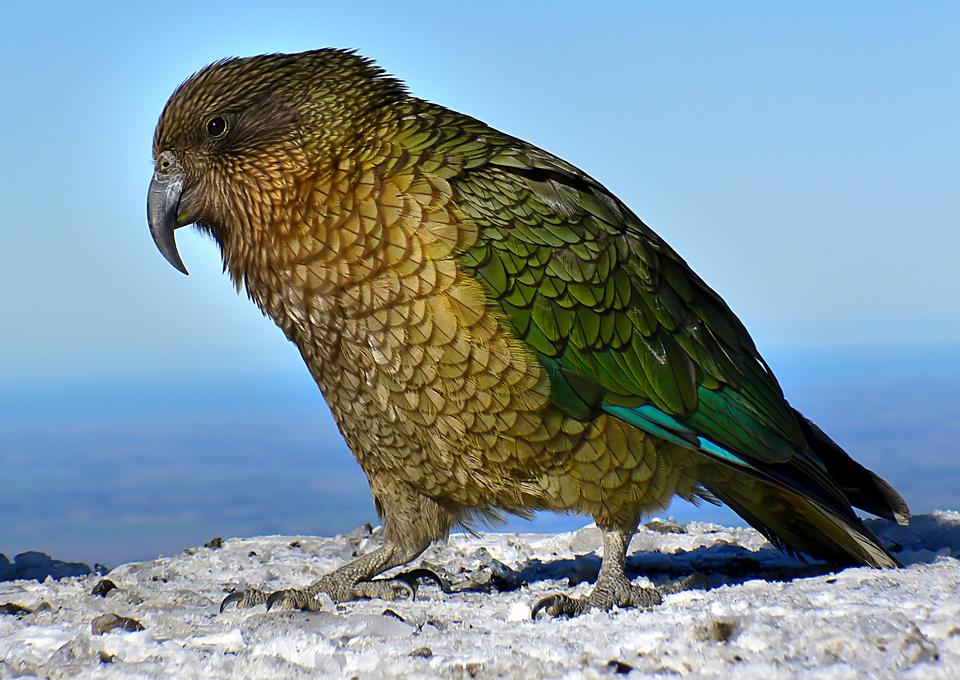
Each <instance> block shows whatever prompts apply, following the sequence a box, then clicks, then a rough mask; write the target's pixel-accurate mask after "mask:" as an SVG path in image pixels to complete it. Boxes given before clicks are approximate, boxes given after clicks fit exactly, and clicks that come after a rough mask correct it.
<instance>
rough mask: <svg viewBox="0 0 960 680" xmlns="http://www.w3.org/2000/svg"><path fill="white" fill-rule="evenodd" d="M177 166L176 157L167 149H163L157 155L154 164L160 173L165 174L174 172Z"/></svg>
mask: <svg viewBox="0 0 960 680" xmlns="http://www.w3.org/2000/svg"><path fill="white" fill-rule="evenodd" d="M178 168H179V166H178V164H177V159H176V157H174V155H173V154H172V153H171V152H169V151H164V152H163V153H162V154H160V155H159V156H157V161H156V164H155V165H154V169H155V170H156V171H157V172H159V173H160V174H163V175H166V174H170V173H172V172H176V171H177V170H178Z"/></svg>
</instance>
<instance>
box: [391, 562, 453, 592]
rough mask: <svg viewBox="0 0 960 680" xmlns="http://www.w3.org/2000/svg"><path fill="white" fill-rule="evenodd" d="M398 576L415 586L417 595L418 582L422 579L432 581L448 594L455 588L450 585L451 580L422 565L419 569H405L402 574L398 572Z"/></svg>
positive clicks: (414, 589)
mask: <svg viewBox="0 0 960 680" xmlns="http://www.w3.org/2000/svg"><path fill="white" fill-rule="evenodd" d="M396 578H398V579H400V580H401V581H405V582H407V583H408V584H410V586H411V587H412V588H413V591H414V596H416V591H417V588H416V584H417V581H419V580H420V579H426V580H428V581H432V582H433V583H434V584H435V585H436V586H437V587H438V588H439V589H440V590H441V591H442V592H444V593H446V594H447V595H449V594H451V593H453V588H451V587H450V583H449V581H447V580H446V579H445V578H443V577H442V576H440V575H439V574H438V573H437V572H435V571H433V570H432V569H426V568H424V567H420V568H418V569H411V570H410V571H405V572H403V573H402V574H398V575H397V576H396Z"/></svg>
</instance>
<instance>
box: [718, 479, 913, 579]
mask: <svg viewBox="0 0 960 680" xmlns="http://www.w3.org/2000/svg"><path fill="white" fill-rule="evenodd" d="M711 467H713V468H714V470H713V474H707V475H705V477H706V479H705V481H704V485H705V486H706V487H707V489H709V490H710V492H712V493H713V494H714V495H715V496H716V497H717V498H718V499H719V500H721V501H723V502H724V503H726V504H727V505H728V506H730V508H732V509H733V510H734V511H735V512H736V513H737V514H738V515H740V516H741V517H743V519H745V520H746V521H747V522H749V523H750V524H751V525H752V526H753V527H754V528H756V529H757V530H758V531H760V533H762V534H763V535H764V536H766V537H767V539H769V540H770V542H771V543H773V544H774V545H775V546H777V547H778V548H780V549H781V550H785V551H787V552H790V553H794V554H796V553H806V554H808V555H811V556H813V557H818V558H821V559H825V560H828V561H830V562H834V563H838V564H843V565H864V564H865V565H869V566H871V567H878V568H880V567H898V566H900V563H899V562H898V561H897V560H896V558H895V557H893V556H892V555H891V554H890V553H889V552H887V549H886V548H884V547H883V545H882V544H881V543H880V541H879V540H878V539H877V537H876V536H874V535H873V533H871V531H870V530H869V529H867V527H866V526H864V524H863V522H862V521H860V519H859V518H858V517H857V516H856V515H855V514H854V513H853V512H852V511H851V510H848V511H846V512H844V511H843V509H841V508H833V507H829V506H828V505H827V504H825V503H823V502H821V501H819V500H817V499H814V498H811V497H810V496H807V495H806V494H804V493H802V492H800V491H798V490H795V489H792V488H790V487H789V486H787V485H784V484H782V483H778V482H774V481H772V480H769V479H764V478H762V477H759V476H745V475H744V474H743V470H729V469H728V470H723V469H721V468H722V467H724V464H723V463H719V462H712V463H711ZM731 473H732V474H731Z"/></svg>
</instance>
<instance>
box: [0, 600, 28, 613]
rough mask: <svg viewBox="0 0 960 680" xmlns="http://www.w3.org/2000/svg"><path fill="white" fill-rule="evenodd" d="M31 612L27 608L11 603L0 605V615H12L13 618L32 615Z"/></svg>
mask: <svg viewBox="0 0 960 680" xmlns="http://www.w3.org/2000/svg"><path fill="white" fill-rule="evenodd" d="M32 613H33V610H32V609H30V608H29V607H24V606H23V605H19V604H14V603H13V602H6V603H4V604H0V614H12V615H13V616H23V615H24V614H32Z"/></svg>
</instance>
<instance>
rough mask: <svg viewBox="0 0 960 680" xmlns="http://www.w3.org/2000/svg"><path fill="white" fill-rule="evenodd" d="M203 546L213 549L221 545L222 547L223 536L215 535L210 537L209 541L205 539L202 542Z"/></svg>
mask: <svg viewBox="0 0 960 680" xmlns="http://www.w3.org/2000/svg"><path fill="white" fill-rule="evenodd" d="M203 547H204V548H212V549H214V550H217V549H219V548H222V547H223V537H222V536H215V537H214V538H211V539H210V540H209V541H207V542H206V543H204V544H203Z"/></svg>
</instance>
